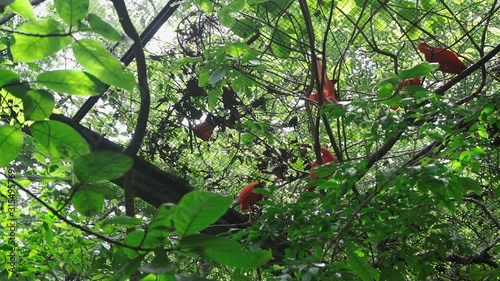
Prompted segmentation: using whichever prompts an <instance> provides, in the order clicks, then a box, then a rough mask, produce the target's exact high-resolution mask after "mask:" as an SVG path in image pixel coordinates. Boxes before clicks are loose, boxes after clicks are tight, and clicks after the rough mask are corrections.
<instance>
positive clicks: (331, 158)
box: [307, 147, 338, 191]
mask: <svg viewBox="0 0 500 281" xmlns="http://www.w3.org/2000/svg"><path fill="white" fill-rule="evenodd" d="M319 150H320V151H321V162H322V163H323V165H325V164H328V163H330V162H334V163H338V159H337V157H335V155H333V153H332V152H330V150H328V149H326V148H323V147H321V148H320V149H319ZM317 166H318V161H314V162H313V163H312V164H311V170H312V169H313V168H314V167H317ZM309 178H310V179H311V180H312V181H313V180H316V173H310V174H309ZM315 189H316V186H312V187H309V188H308V189H307V190H308V191H314V190H315Z"/></svg>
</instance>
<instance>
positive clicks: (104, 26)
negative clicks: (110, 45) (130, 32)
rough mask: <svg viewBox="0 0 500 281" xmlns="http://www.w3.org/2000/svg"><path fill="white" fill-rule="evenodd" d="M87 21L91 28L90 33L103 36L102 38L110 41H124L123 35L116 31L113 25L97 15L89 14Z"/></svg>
mask: <svg viewBox="0 0 500 281" xmlns="http://www.w3.org/2000/svg"><path fill="white" fill-rule="evenodd" d="M87 20H88V22H89V24H90V27H91V30H90V31H92V32H95V33H98V34H100V35H102V37H104V38H106V39H109V40H113V41H121V40H122V35H121V34H120V32H119V31H118V30H116V29H115V28H114V27H113V26H112V25H111V24H109V23H108V22H106V21H105V20H103V19H101V18H100V17H99V16H97V15H95V14H89V15H88V17H87Z"/></svg>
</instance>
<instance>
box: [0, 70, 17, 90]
mask: <svg viewBox="0 0 500 281" xmlns="http://www.w3.org/2000/svg"><path fill="white" fill-rule="evenodd" d="M14 83H19V75H18V74H17V73H15V72H14V71H12V70H8V69H0V88H3V87H4V86H5V85H9V84H14Z"/></svg>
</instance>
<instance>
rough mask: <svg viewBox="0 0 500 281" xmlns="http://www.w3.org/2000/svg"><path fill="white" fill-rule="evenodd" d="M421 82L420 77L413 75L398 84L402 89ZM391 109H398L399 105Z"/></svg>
mask: <svg viewBox="0 0 500 281" xmlns="http://www.w3.org/2000/svg"><path fill="white" fill-rule="evenodd" d="M421 84H422V83H421V82H420V77H415V78H411V79H406V80H404V81H403V82H401V84H400V85H399V89H403V88H404V87H406V86H409V85H415V86H420V85H421ZM391 109H392V110H398V109H399V107H391Z"/></svg>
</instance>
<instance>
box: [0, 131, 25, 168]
mask: <svg viewBox="0 0 500 281" xmlns="http://www.w3.org/2000/svg"><path fill="white" fill-rule="evenodd" d="M22 146H23V133H22V132H21V129H19V128H16V127H14V126H10V125H4V126H0V167H5V166H7V165H8V164H9V163H10V162H11V161H12V160H14V159H16V156H17V154H19V151H21V147H22Z"/></svg>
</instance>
